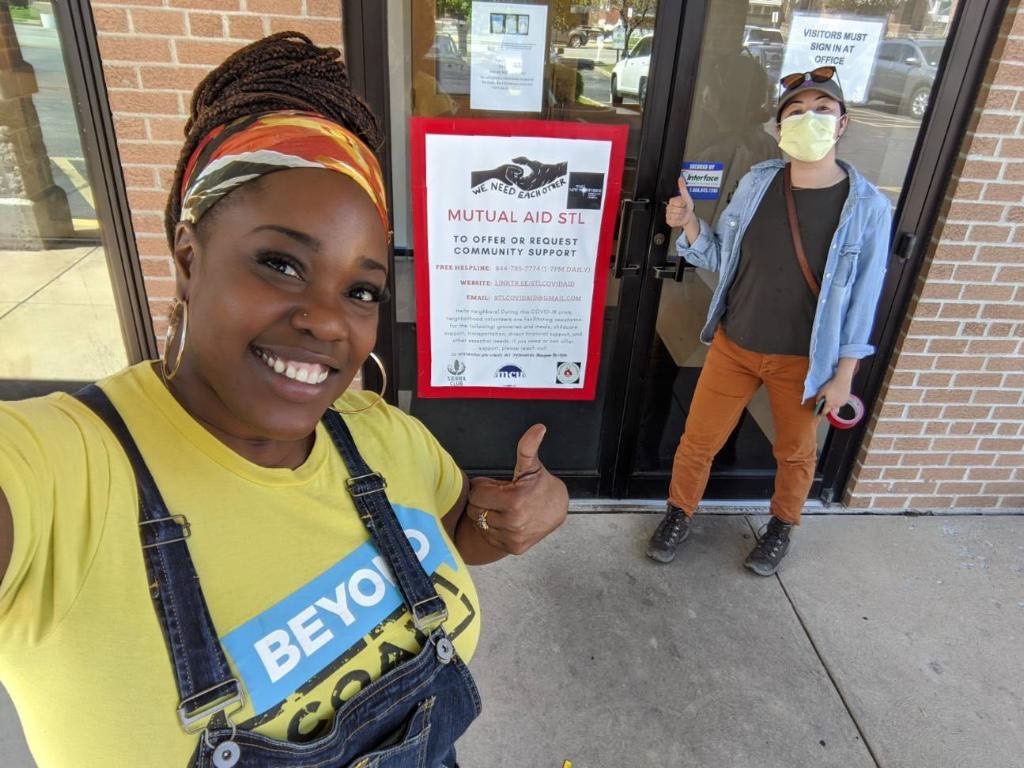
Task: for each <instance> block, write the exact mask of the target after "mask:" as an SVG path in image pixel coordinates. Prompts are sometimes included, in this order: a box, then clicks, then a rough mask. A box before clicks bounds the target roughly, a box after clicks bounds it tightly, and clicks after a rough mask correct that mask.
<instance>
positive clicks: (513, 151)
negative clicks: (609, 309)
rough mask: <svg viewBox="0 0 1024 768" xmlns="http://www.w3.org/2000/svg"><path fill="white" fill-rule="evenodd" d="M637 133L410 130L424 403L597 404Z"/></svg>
mask: <svg viewBox="0 0 1024 768" xmlns="http://www.w3.org/2000/svg"><path fill="white" fill-rule="evenodd" d="M626 131H627V128H626V126H605V125H580V124H576V123H572V124H569V123H553V122H540V121H523V120H511V121H506V120H469V119H467V120H450V119H438V118H415V119H414V120H413V121H412V126H411V144H412V146H411V150H412V153H411V158H412V176H413V219H414V226H415V264H416V315H417V326H416V329H417V353H418V356H419V360H418V369H419V374H418V375H419V384H418V392H419V395H420V396H421V397H498V398H547V399H564V400H586V399H593V398H594V395H595V392H596V389H597V372H598V362H599V356H600V348H601V328H602V318H603V313H604V294H605V288H606V281H607V273H608V266H609V263H610V255H611V241H612V229H613V227H614V224H615V206H616V204H617V201H618V199H619V192H620V189H621V181H622V165H623V159H624V155H625V144H626Z"/></svg>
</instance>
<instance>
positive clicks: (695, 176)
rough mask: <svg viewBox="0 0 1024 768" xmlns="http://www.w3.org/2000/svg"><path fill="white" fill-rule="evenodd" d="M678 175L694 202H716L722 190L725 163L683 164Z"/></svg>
mask: <svg viewBox="0 0 1024 768" xmlns="http://www.w3.org/2000/svg"><path fill="white" fill-rule="evenodd" d="M680 175H681V176H682V177H683V181H685V182H686V188H687V189H688V190H689V191H690V197H692V198H693V199H694V200H717V199H718V195H719V193H720V192H721V190H722V177H723V176H725V163H683V170H682V171H681V173H680Z"/></svg>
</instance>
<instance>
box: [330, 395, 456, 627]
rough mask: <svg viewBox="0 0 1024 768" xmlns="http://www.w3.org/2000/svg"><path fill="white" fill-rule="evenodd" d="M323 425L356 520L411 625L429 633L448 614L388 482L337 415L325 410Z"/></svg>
mask: <svg viewBox="0 0 1024 768" xmlns="http://www.w3.org/2000/svg"><path fill="white" fill-rule="evenodd" d="M323 423H324V426H325V427H326V428H327V433H328V434H329V435H330V436H331V440H333V441H334V445H335V446H336V447H337V449H338V452H339V453H340V454H341V458H342V460H343V461H344V462H345V466H346V467H347V468H348V472H349V476H350V477H349V479H348V480H347V481H346V486H347V487H348V491H349V494H351V496H352V501H353V502H354V503H355V506H356V509H357V510H358V511H359V518H360V519H361V520H362V521H363V524H364V525H365V526H366V529H367V530H368V531H369V532H370V537H371V538H372V539H373V541H374V543H375V544H376V545H377V548H378V549H379V550H380V552H381V554H382V555H384V559H385V560H387V562H388V565H389V566H390V567H391V570H392V571H393V575H394V577H395V583H396V584H397V585H398V589H399V591H400V592H401V593H402V597H403V598H405V602H406V603H408V605H409V610H410V611H411V612H412V619H413V625H414V626H415V627H416V629H418V630H419V631H420V632H423V633H428V632H429V630H431V629H433V628H434V627H437V626H439V625H440V624H442V623H443V622H444V621H445V620H446V619H447V618H448V611H447V608H445V604H444V600H442V599H441V597H440V596H439V595H438V594H437V591H436V590H435V589H434V584H433V582H431V580H430V577H429V576H428V575H427V573H426V571H424V570H423V566H422V565H421V564H420V561H419V559H418V558H417V557H416V553H415V552H414V551H413V549H412V545H411V544H409V539H408V538H407V537H406V535H405V532H404V531H403V530H402V527H401V525H400V524H399V522H398V518H397V517H395V512H394V510H393V509H392V507H391V502H390V501H388V497H387V495H386V494H385V493H384V489H385V487H386V486H387V482H386V481H385V479H384V478H383V477H382V476H381V475H380V473H378V472H374V471H373V470H372V469H370V467H369V466H367V464H366V462H365V461H363V457H362V456H361V455H360V454H359V449H358V448H356V444H355V440H353V438H352V433H351V432H350V431H349V429H348V426H347V425H346V424H345V420H344V419H342V418H341V416H340V415H339V414H338V413H336V412H335V411H327V413H326V414H324V417H323ZM411 471H416V470H415V468H411Z"/></svg>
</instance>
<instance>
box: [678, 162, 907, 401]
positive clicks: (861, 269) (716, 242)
mask: <svg viewBox="0 0 1024 768" xmlns="http://www.w3.org/2000/svg"><path fill="white" fill-rule="evenodd" d="M839 164H840V165H841V166H842V167H843V169H844V170H845V171H846V172H847V173H848V174H849V176H850V193H849V195H848V196H847V198H846V203H845V204H844V205H843V210H842V213H841V214H840V217H839V226H838V227H837V228H836V231H835V234H834V235H833V236H832V245H831V247H830V248H829V252H828V258H827V260H826V262H825V274H824V276H823V279H822V281H821V295H820V296H819V297H818V307H817V310H816V312H815V314H814V325H813V326H812V327H811V348H810V350H809V351H808V356H809V357H810V366H809V368H808V371H807V378H806V379H804V393H803V399H804V400H807V399H808V398H811V397H814V396H815V395H816V394H817V393H818V390H820V389H821V387H822V386H823V385H824V384H825V383H826V382H828V381H829V379H831V378H832V377H833V376H834V375H835V371H836V365H837V363H838V362H839V358H841V357H851V358H855V359H860V358H863V357H867V356H868V355H871V354H873V353H874V351H875V348H874V346H872V345H871V344H870V343H869V341H870V336H871V326H872V324H873V322H874V318H875V309H876V308H877V305H878V297H879V295H880V294H881V292H882V281H883V279H884V277H885V269H886V264H887V262H888V257H889V233H890V230H891V228H892V207H891V205H890V203H889V200H888V198H887V197H885V195H883V194H882V193H881V192H879V191H878V189H877V188H876V187H875V186H874V185H873V184H871V182H869V181H868V180H867V179H865V178H864V177H863V176H862V175H861V174H860V173H858V172H857V170H856V169H855V168H854V167H853V166H851V165H849V164H847V163H844V162H842V161H839ZM783 167H784V163H783V161H782V160H767V161H765V162H763V163H758V164H757V165H755V166H754V167H753V168H751V169H750V172H749V173H747V175H746V176H744V177H743V178H742V179H740V183H739V185H737V187H736V191H735V192H734V193H733V197H732V200H731V201H730V202H729V205H728V206H727V207H726V209H725V210H724V211H722V215H721V216H719V218H718V223H717V224H716V225H715V228H714V229H713V230H712V228H711V227H710V226H709V225H708V223H707V222H706V221H704V220H703V219H701V220H700V235H699V236H698V237H697V239H696V240H695V241H694V243H693V245H689V244H688V243H687V240H686V234H685V232H684V233H683V234H682V235H680V237H679V239H678V240H677V241H676V249H677V251H678V252H679V255H680V256H682V257H683V258H684V259H686V261H688V262H689V263H691V264H693V265H695V266H697V267H701V268H703V269H709V270H711V271H713V272H718V273H719V280H718V286H717V287H716V288H715V291H714V294H713V296H712V297H711V307H710V309H709V310H708V319H707V323H706V324H705V325H704V328H703V330H701V332H700V340H701V341H702V342H704V343H705V344H708V343H710V342H711V338H712V336H713V335H714V332H715V328H717V327H718V324H719V322H720V321H721V319H722V316H723V315H724V314H725V309H726V306H725V303H726V296H727V295H728V292H729V286H730V285H731V284H732V281H733V278H735V277H736V267H737V265H738V264H739V260H740V244H741V243H742V241H743V234H744V233H745V232H746V231H747V227H748V226H749V225H750V220H751V219H752V218H753V217H754V212H755V211H756V210H757V207H758V206H759V205H760V204H761V198H762V197H764V193H765V191H766V190H767V189H768V186H769V185H770V184H771V182H772V179H773V178H775V174H776V173H778V172H779V171H780V170H781V169H782V168H783ZM803 287H804V286H803V284H801V285H800V288H803Z"/></svg>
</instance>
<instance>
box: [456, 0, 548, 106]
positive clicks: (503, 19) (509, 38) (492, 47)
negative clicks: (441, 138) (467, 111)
mask: <svg viewBox="0 0 1024 768" xmlns="http://www.w3.org/2000/svg"><path fill="white" fill-rule="evenodd" d="M547 19H548V9H547V6H543V5H524V4H522V3H491V2H474V3H473V21H472V29H473V37H472V42H471V44H470V56H471V66H470V86H469V102H470V106H471V107H472V108H473V109H488V110H503V111H507V112H540V111H541V108H542V101H541V100H542V98H543V96H544V61H545V56H544V41H545V39H546V37H547Z"/></svg>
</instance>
